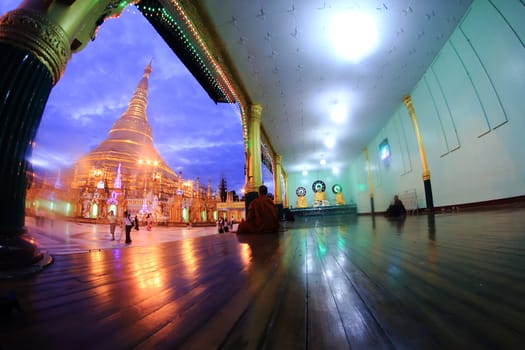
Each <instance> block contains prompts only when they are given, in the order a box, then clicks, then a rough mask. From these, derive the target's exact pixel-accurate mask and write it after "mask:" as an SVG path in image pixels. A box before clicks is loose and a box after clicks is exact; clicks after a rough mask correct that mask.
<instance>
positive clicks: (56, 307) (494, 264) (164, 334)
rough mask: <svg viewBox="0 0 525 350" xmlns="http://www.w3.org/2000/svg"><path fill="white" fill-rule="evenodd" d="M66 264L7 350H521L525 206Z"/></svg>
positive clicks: (204, 242)
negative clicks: (133, 349) (136, 349)
mask: <svg viewBox="0 0 525 350" xmlns="http://www.w3.org/2000/svg"><path fill="white" fill-rule="evenodd" d="M283 226H284V227H283V229H282V231H281V232H279V234H278V235H275V236H246V237H242V238H241V237H238V236H236V235H235V234H231V233H229V234H223V235H214V236H208V237H200V238H194V239H188V240H184V241H177V242H171V243H163V244H157V245H154V246H141V247H130V248H127V249H125V248H124V249H107V250H101V251H95V252H89V253H84V254H73V255H63V256H57V257H55V262H54V263H53V264H52V265H50V266H49V267H47V268H46V269H45V270H44V271H43V272H41V273H39V274H36V275H33V276H31V277H29V278H25V279H22V280H7V281H5V280H4V281H0V286H1V287H0V293H1V295H4V296H5V295H7V294H8V293H9V291H12V292H14V293H15V294H16V295H17V297H18V299H19V302H20V304H21V307H22V309H23V312H18V311H16V310H13V311H12V312H11V313H10V314H5V312H4V314H3V315H2V317H1V320H0V322H1V323H0V349H2V350H4V349H17V350H18V349H75V350H78V349H132V348H138V349H178V348H180V349H199V350H201V349H216V348H220V349H523V348H524V346H525V209H508V210H500V211H490V212H486V211H485V212H470V213H458V214H452V213H449V214H438V215H435V216H425V215H423V216H413V217H408V218H407V219H406V220H405V221H402V222H399V221H388V220H387V219H385V218H383V217H376V218H375V219H373V218H371V217H366V216H364V217H363V216H359V217H357V216H350V217H348V216H347V217H338V216H327V217H324V218H316V217H307V218H304V219H301V221H300V220H297V221H296V222H293V223H285V224H284V225H283Z"/></svg>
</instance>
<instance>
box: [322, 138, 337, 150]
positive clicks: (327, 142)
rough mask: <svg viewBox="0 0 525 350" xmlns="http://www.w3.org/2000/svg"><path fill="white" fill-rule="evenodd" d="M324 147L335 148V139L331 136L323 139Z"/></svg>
mask: <svg viewBox="0 0 525 350" xmlns="http://www.w3.org/2000/svg"><path fill="white" fill-rule="evenodd" d="M324 145H325V146H326V147H327V148H334V146H335V139H334V138H333V137H332V136H327V137H326V138H325V139H324Z"/></svg>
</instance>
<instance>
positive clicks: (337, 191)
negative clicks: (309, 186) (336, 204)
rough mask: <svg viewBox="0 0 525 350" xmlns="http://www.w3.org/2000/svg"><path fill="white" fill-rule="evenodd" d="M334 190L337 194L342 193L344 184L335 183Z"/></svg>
mask: <svg viewBox="0 0 525 350" xmlns="http://www.w3.org/2000/svg"><path fill="white" fill-rule="evenodd" d="M332 192H333V193H335V194H337V193H342V192H343V186H341V185H339V184H335V185H333V186H332Z"/></svg>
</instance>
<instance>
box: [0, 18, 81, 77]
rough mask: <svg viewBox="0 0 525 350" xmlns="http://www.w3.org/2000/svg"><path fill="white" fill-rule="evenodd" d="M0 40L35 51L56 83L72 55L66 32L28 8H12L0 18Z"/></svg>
mask: <svg viewBox="0 0 525 350" xmlns="http://www.w3.org/2000/svg"><path fill="white" fill-rule="evenodd" d="M0 42H2V43H6V44H9V45H12V46H16V47H19V48H21V49H24V50H27V51H29V52H31V53H32V54H33V55H34V56H35V57H37V58H38V60H40V62H42V63H43V64H44V65H45V66H46V67H47V69H49V72H50V73H51V75H52V77H53V84H56V83H57V82H58V81H59V80H60V77H62V74H64V70H65V68H66V65H67V62H68V61H69V59H70V58H71V50H70V47H69V40H68V38H67V35H66V33H65V31H64V30H63V29H62V28H61V27H60V26H59V25H57V24H55V23H52V22H51V21H49V19H47V18H46V16H45V15H43V14H41V13H39V12H36V11H32V10H28V9H18V10H14V11H11V12H9V13H7V14H5V15H4V16H2V17H1V18H0Z"/></svg>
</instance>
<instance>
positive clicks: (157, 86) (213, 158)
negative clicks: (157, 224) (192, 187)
mask: <svg viewBox="0 0 525 350" xmlns="http://www.w3.org/2000/svg"><path fill="white" fill-rule="evenodd" d="M20 2H21V1H20V0H2V1H0V13H1V14H3V13H5V12H8V11H10V10H12V9H14V8H16V7H17V6H18V4H19V3H20ZM150 60H153V63H152V66H153V71H152V73H151V75H150V79H149V96H148V107H147V115H148V119H149V122H150V124H151V128H152V132H153V139H154V142H155V147H156V148H157V150H158V151H159V153H160V154H161V155H162V157H163V158H164V160H165V161H166V162H167V163H168V165H169V166H170V167H171V168H172V169H173V170H175V171H176V172H178V171H179V170H182V173H183V177H184V178H185V179H195V178H196V177H197V176H200V179H201V183H204V184H205V183H207V181H208V179H210V180H211V183H212V186H213V188H214V189H216V188H217V184H218V182H219V179H220V177H221V176H224V177H225V178H226V180H227V183H228V189H229V190H235V191H236V192H237V193H239V192H240V190H241V189H242V187H243V186H244V174H243V169H244V149H243V140H242V130H241V129H242V127H241V122H240V116H239V114H238V112H237V110H236V108H235V107H234V106H233V105H229V104H217V105H216V104H215V103H214V102H213V101H212V100H211V98H210V97H209V96H208V95H207V93H206V92H205V91H204V89H203V88H202V87H201V86H200V85H199V84H198V82H197V81H196V80H195V79H194V78H193V76H192V75H191V73H190V72H189V71H188V70H187V69H186V67H185V66H184V65H183V64H182V63H181V62H180V60H179V59H178V57H177V56H176V55H175V54H174V53H173V52H172V51H171V49H170V48H169V47H168V46H167V45H166V44H165V43H164V41H163V40H162V39H161V38H160V36H159V35H158V34H157V33H156V32H155V30H154V29H153V27H152V26H151V25H150V24H149V22H148V21H147V20H146V19H145V18H144V17H143V16H142V15H141V14H140V13H139V11H138V10H137V9H136V8H135V7H134V6H128V7H127V8H126V10H124V12H123V13H122V15H121V16H120V17H119V18H116V19H110V20H108V21H106V22H105V23H104V24H102V26H101V27H100V29H99V31H98V34H97V38H96V39H95V40H94V41H93V42H90V43H89V44H88V45H87V47H86V48H85V49H84V50H82V51H80V52H78V53H76V54H73V56H72V58H71V60H70V61H69V63H68V65H67V67H66V71H65V73H64V75H63V76H62V78H61V80H60V81H59V82H58V83H57V85H56V86H55V87H54V88H53V90H52V91H51V95H50V97H49V100H48V103H47V106H46V109H45V111H44V115H43V118H42V121H41V124H40V128H39V130H38V134H37V137H36V142H37V145H36V147H35V149H34V152H33V162H34V164H35V165H37V166H41V167H45V168H47V169H49V171H56V170H57V169H58V168H60V167H62V168H65V167H68V166H70V165H72V164H73V162H74V161H75V160H76V159H78V158H79V157H80V156H82V155H83V154H85V153H87V152H89V151H90V150H91V149H93V148H94V147H95V146H96V145H98V144H99V143H100V142H101V141H102V140H104V139H105V138H106V137H107V134H108V132H109V130H110V129H111V126H112V125H113V123H114V122H115V120H117V119H118V118H119V117H120V116H121V115H122V113H123V112H124V111H125V110H126V107H127V105H128V103H129V101H130V99H131V97H132V95H133V92H134V91H135V88H136V86H137V84H138V82H139V80H140V78H141V77H142V74H143V71H144V68H145V67H146V65H147V64H148V63H149V61H150ZM263 168H264V167H263ZM263 173H264V174H263V177H264V182H265V183H266V184H267V185H268V186H269V187H271V188H273V184H272V182H271V174H269V172H268V171H267V170H266V169H264V171H263Z"/></svg>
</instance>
